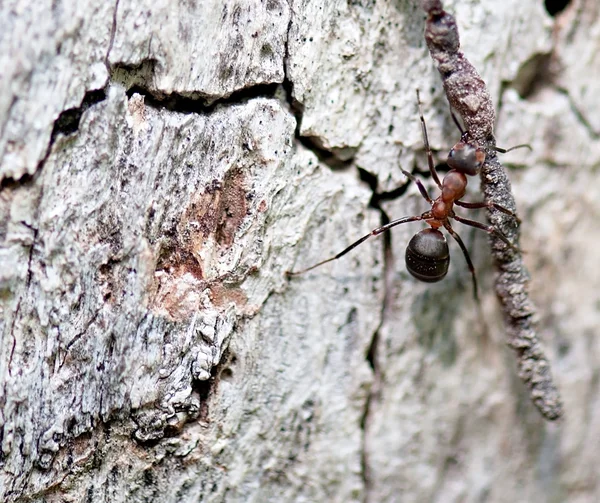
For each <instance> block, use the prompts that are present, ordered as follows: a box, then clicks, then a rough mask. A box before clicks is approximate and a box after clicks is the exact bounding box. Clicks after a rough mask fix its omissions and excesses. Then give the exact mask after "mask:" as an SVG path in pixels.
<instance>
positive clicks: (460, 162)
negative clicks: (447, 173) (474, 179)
mask: <svg viewBox="0 0 600 503" xmlns="http://www.w3.org/2000/svg"><path fill="white" fill-rule="evenodd" d="M483 161H485V152H484V151H483V150H481V149H479V148H475V147H472V146H471V145H468V144H466V143H464V142H462V141H459V142H458V143H457V144H456V145H454V147H453V148H452V150H450V153H449V154H448V161H447V164H448V166H449V167H450V169H455V170H456V171H459V172H460V173H464V174H465V175H469V176H474V175H476V174H477V173H479V170H480V169H481V166H482V165H483Z"/></svg>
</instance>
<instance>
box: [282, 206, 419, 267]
mask: <svg viewBox="0 0 600 503" xmlns="http://www.w3.org/2000/svg"><path fill="white" fill-rule="evenodd" d="M423 219H424V217H423V215H415V216H412V217H402V218H398V219H397V220H392V221H391V222H390V223H388V224H385V225H382V226H381V227H377V229H373V230H372V231H371V232H369V234H367V235H366V236H363V237H362V238H360V239H359V240H357V241H355V242H354V243H352V244H351V245H350V246H348V247H347V248H344V249H343V250H342V251H341V252H340V253H338V254H337V255H335V256H333V257H330V258H328V259H325V260H322V261H321V262H317V263H316V264H315V265H311V266H310V267H307V268H306V269H302V270H300V271H286V275H287V276H297V275H299V274H303V273H305V272H308V271H311V270H312V269H314V268H316V267H319V266H320V265H323V264H326V263H327V262H332V261H334V260H336V259H338V258H340V257H343V256H344V255H346V253H348V252H349V251H351V250H353V249H354V248H356V247H357V246H358V245H359V244H361V243H363V242H364V241H366V240H367V239H369V238H370V237H371V236H378V235H379V234H381V233H383V232H385V231H387V230H390V229H391V228H392V227H395V226H396V225H400V224H405V223H407V222H416V221H417V220H423Z"/></svg>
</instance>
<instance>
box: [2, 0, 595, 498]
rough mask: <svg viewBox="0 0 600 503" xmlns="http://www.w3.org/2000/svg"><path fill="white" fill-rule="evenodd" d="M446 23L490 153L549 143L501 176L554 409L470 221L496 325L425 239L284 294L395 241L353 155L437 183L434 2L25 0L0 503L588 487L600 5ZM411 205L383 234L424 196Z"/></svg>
mask: <svg viewBox="0 0 600 503" xmlns="http://www.w3.org/2000/svg"><path fill="white" fill-rule="evenodd" d="M75 5H76V6H75ZM446 7H447V8H448V9H449V10H451V11H452V12H453V13H454V14H455V15H456V17H457V21H458V23H459V28H460V33H461V43H462V48H463V50H464V51H465V53H466V54H467V55H468V57H469V59H470V61H471V62H472V63H473V64H474V65H475V66H476V68H477V69H478V70H479V71H480V72H481V74H482V76H483V78H484V79H485V81H486V83H487V84H488V87H489V89H490V92H491V94H492V98H493V100H494V102H495V104H496V106H497V109H498V112H499V113H498V115H499V117H498V126H497V128H496V137H497V138H498V142H499V144H500V145H501V146H507V147H508V146H511V145H514V144H518V143H524V142H528V143H530V144H531V145H532V146H533V149H534V150H533V152H532V153H529V152H527V151H515V152H511V153H510V154H508V155H506V156H505V157H504V158H503V161H504V162H505V163H507V164H508V165H511V166H513V168H514V169H512V170H511V179H512V183H513V189H514V191H515V194H516V198H517V204H518V207H519V213H520V215H521V217H522V219H523V221H524V224H523V226H522V229H521V230H522V241H521V244H522V247H523V248H524V249H525V250H526V251H527V254H526V255H525V261H526V262H527V265H528V267H529V269H530V271H531V273H532V283H531V289H532V296H533V298H534V300H535V302H536V304H537V305H538V308H539V313H540V320H539V326H540V334H541V336H542V337H543V343H544V344H545V348H546V350H547V351H548V354H549V355H550V359H551V361H552V363H553V371H554V376H555V378H556V380H557V382H558V386H559V388H560V390H561V392H562V394H563V398H564V401H565V418H564V419H563V420H562V421H560V422H559V423H558V424H547V423H545V422H544V420H543V418H542V417H541V416H540V415H539V413H538V412H537V411H536V410H535V408H534V407H533V405H532V404H531V403H530V401H529V397H528V396H527V391H526V389H525V388H524V387H523V385H522V383H521V382H520V381H519V379H518V377H517V376H516V365H515V362H514V360H513V357H512V352H511V351H510V350H509V349H508V348H506V347H505V345H504V333H503V325H502V320H501V313H500V310H499V307H498V305H497V301H496V299H495V296H494V294H493V292H492V288H491V284H492V281H493V272H492V268H491V263H490V260H489V252H488V245H487V241H486V238H485V236H482V235H480V234H479V233H477V232H475V231H471V230H469V229H460V232H461V234H462V236H463V239H465V241H466V242H467V243H468V246H469V248H470V249H471V251H472V254H473V258H474V260H475V264H476V267H477V270H478V274H479V279H480V282H481V286H482V288H481V290H482V292H483V309H484V312H485V315H486V322H487V325H488V330H487V331H485V332H484V329H483V327H482V326H481V323H480V321H479V320H478V319H477V315H476V309H475V306H474V304H473V301H472V296H471V291H470V278H469V275H468V271H467V269H466V266H465V265H464V261H463V259H462V257H461V255H460V251H459V250H458V249H454V248H453V249H452V253H453V254H452V265H451V270H450V273H449V276H448V277H447V278H446V280H444V281H443V282H442V283H439V284H436V285H424V284H421V283H417V282H416V281H415V280H413V279H411V278H410V277H409V276H408V274H407V273H406V270H405V267H404V263H403V259H402V255H403V253H404V247H405V246H406V243H407V241H408V239H409V238H410V237H411V236H412V234H413V233H414V232H415V231H416V230H417V229H418V228H419V226H418V224H410V225H406V226H400V227H398V228H397V229H395V231H394V233H393V234H392V236H391V246H390V249H391V251H392V252H393V255H394V259H395V260H393V261H392V260H390V258H389V256H386V255H384V247H383V244H384V240H383V239H377V240H373V241H372V242H368V243H366V244H364V245H363V246H361V248H359V249H357V250H356V251H355V252H354V253H353V254H352V255H349V256H347V257H345V258H344V259H343V260H340V261H338V262H335V263H332V264H330V265H327V266H324V267H323V268H322V269H316V270H315V271H312V272H310V273H308V274H307V275H306V276H303V277H299V278H294V279H293V280H292V281H288V280H287V279H286V277H285V274H284V273H285V271H286V270H288V269H292V268H297V267H303V266H307V265H310V264H312V263H313V262H315V261H316V260H319V259H321V258H324V257H326V256H328V255H330V254H332V253H335V252H338V251H340V250H341V249H342V248H343V247H344V246H345V245H346V244H348V243H349V242H350V240H352V239H353V238H355V237H359V236H360V235H362V234H364V233H366V232H368V230H369V229H371V228H373V227H375V226H377V225H378V224H379V223H380V221H381V213H380V212H379V211H378V210H376V209H373V208H371V207H370V206H369V201H370V199H371V196H372V187H371V186H369V184H367V183H365V182H364V181H361V180H360V179H359V177H358V170H357V168H358V167H360V168H362V169H363V170H365V171H367V172H369V173H371V174H372V175H373V176H375V177H377V180H378V182H379V187H378V190H379V191H380V192H381V191H385V190H392V189H393V188H395V187H397V186H399V185H402V184H404V183H405V180H404V179H403V176H402V175H401V173H400V171H399V169H398V166H397V162H398V159H399V162H401V163H402V166H403V167H404V168H405V169H409V170H413V169H414V168H415V167H417V168H418V169H425V167H426V159H425V156H424V152H423V149H422V141H421V136H420V126H419V122H418V116H417V112H416V102H415V88H417V87H418V88H419V89H420V90H421V94H422V98H423V101H424V109H425V116H426V119H427V121H428V126H429V129H430V139H431V142H432V146H433V147H434V148H435V149H436V151H437V152H439V158H440V159H443V157H444V153H445V151H446V150H447V149H448V148H449V146H451V145H452V144H453V143H454V142H455V141H456V139H457V137H458V134H457V131H456V129H455V127H454V125H453V124H452V121H451V119H450V116H449V112H448V109H447V103H446V100H445V98H444V96H443V91H442V86H441V82H440V79H439V76H438V74H437V70H436V69H435V67H434V65H433V63H432V62H431V60H430V58H429V54H428V52H427V49H426V47H425V42H424V40H423V27H424V14H423V13H422V11H421V10H420V8H419V5H418V3H417V2H405V1H401V2H339V1H338V2H332V1H325V0H323V1H322V2H306V4H305V2H299V1H291V2H289V3H288V2H284V1H277V0H269V1H268V2H255V1H251V0H246V1H236V2H233V1H232V2H216V1H207V0H205V1H203V2H198V3H193V2H190V3H189V4H179V5H178V6H177V7H175V6H174V4H173V3H172V2H166V1H165V2H157V1H154V2H126V1H123V0H120V1H119V2H116V3H115V4H112V5H109V4H106V5H103V6H96V4H92V3H86V2H75V3H73V6H70V5H66V4H65V5H62V4H60V5H59V4H53V6H52V7H50V6H46V5H45V4H40V3H35V2H26V1H22V0H21V1H19V0H13V1H12V2H10V3H8V2H6V3H4V4H2V5H1V6H0V54H1V55H2V56H1V58H2V68H3V71H2V72H1V74H0V121H1V122H0V124H1V126H0V177H2V185H1V188H0V329H1V330H2V332H1V333H2V338H1V341H0V380H1V382H2V387H1V389H0V428H1V438H0V441H1V451H0V499H1V500H2V501H40V502H41V501H94V502H118V501H157V502H159V501H160V502H188V501H189V502H192V501H194V502H195V501H206V502H218V501H232V502H237V501H239V502H242V501H244V502H246V501H256V502H262V501H310V502H313V501H315V502H317V501H344V502H347V501H369V502H392V501H400V502H404V501H409V502H410V501H443V502H447V501H480V500H486V501H493V502H503V501H570V502H571V501H576V502H577V501H581V502H583V501H595V500H597V499H598V498H599V497H600V488H599V487H598V482H597V474H596V472H597V470H596V466H597V464H598V461H599V460H598V448H597V438H598V437H599V435H600V403H599V402H598V399H597V395H598V393H597V383H598V370H597V369H598V368H599V367H600V348H599V347H598V339H597V336H596V333H597V327H598V326H599V325H600V310H599V309H598V306H599V305H600V293H599V292H600V289H599V288H598V287H599V286H600V272H599V269H598V267H597V260H598V254H597V253H596V252H595V250H596V249H597V247H598V237H597V236H598V230H599V226H598V223H597V222H598V216H599V214H600V202H599V201H600V187H599V186H598V185H597V183H596V180H597V172H598V169H599V168H598V167H599V166H600V142H599V140H598V135H599V134H600V125H598V117H599V114H598V108H599V107H600V99H599V98H598V95H599V94H598V93H597V92H594V90H597V85H598V84H597V83H598V75H599V72H600V63H599V62H598V59H597V58H598V54H600V51H599V49H600V37H599V35H598V33H600V21H599V19H600V18H599V16H598V6H597V5H596V2H594V1H592V0H587V1H583V0H581V1H574V2H573V3H572V5H571V6H570V7H569V8H568V10H567V11H565V12H564V13H562V14H561V15H560V16H558V17H557V18H555V19H553V18H551V17H549V16H548V15H547V13H546V12H545V11H544V9H543V6H542V4H541V3H539V2H530V3H528V4H527V5H523V4H522V3H521V2H517V1H516V0H514V1H508V2H503V3H501V4H496V3H494V5H492V4H489V3H481V2H476V1H469V2H454V3H451V2H447V3H446ZM69 9H73V10H72V11H70V10H69ZM280 83H283V86H282V87H280V88H279V89H275V88H274V86H275V85H277V84H280ZM265 84H266V86H265ZM128 90H129V92H128ZM163 98H168V99H166V100H163V101H159V99H163ZM70 109H74V110H70ZM69 110H70V111H69ZM67 111H68V112H67ZM65 112H66V113H65ZM79 116H80V117H79ZM79 118H80V120H79V121H78V119H79ZM298 123H299V124H298ZM298 126H299V127H298ZM323 149H324V150H327V151H330V152H332V153H333V155H334V157H329V158H328V157H327V156H326V155H324V152H323ZM328 159H329V160H331V161H334V162H329V161H328ZM341 161H351V162H347V163H346V164H347V165H345V167H342V168H339V167H338V168H336V169H334V170H332V169H330V168H329V167H328V164H330V165H333V164H336V165H339V164H343V163H342V162H341ZM428 182H429V181H428ZM472 185H473V187H471V189H470V190H471V196H470V199H471V200H475V199H477V198H478V195H477V187H476V185H477V184H476V183H472ZM396 196H397V197H396V198H394V199H393V200H390V201H387V202H383V203H382V205H383V208H384V210H385V212H386V213H387V214H388V215H390V216H394V217H399V216H402V215H408V214H415V213H420V212H422V211H423V210H424V209H425V207H426V203H425V202H424V201H423V200H422V199H421V198H420V196H419V194H418V191H417V190H416V188H415V187H413V186H409V187H408V188H407V190H406V191H404V192H403V191H400V194H399V195H398V194H396ZM476 217H477V218H479V219H483V218H484V215H483V214H481V215H476Z"/></svg>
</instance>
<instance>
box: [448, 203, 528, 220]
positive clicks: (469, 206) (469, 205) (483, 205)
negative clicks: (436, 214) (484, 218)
mask: <svg viewBox="0 0 600 503" xmlns="http://www.w3.org/2000/svg"><path fill="white" fill-rule="evenodd" d="M454 204H456V205H458V206H460V207H461V208H467V209H470V210H472V209H477V208H487V209H492V208H493V209H495V210H498V211H501V212H502V213H504V214H505V215H509V216H511V217H513V218H514V219H515V220H516V221H517V222H518V223H521V219H520V218H519V217H518V216H517V214H516V213H513V212H512V211H510V210H509V209H508V208H505V207H504V206H500V205H499V204H496V203H492V202H489V203H485V202H483V201H482V202H479V203H467V202H466V201H454Z"/></svg>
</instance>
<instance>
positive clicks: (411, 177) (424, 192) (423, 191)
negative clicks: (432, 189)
mask: <svg viewBox="0 0 600 503" xmlns="http://www.w3.org/2000/svg"><path fill="white" fill-rule="evenodd" d="M400 170H401V171H402V174H403V175H404V176H405V177H406V178H408V179H409V180H410V181H411V182H414V183H416V184H417V187H419V192H420V193H421V195H422V196H423V197H424V198H425V199H426V200H427V202H428V203H429V204H433V199H431V197H429V193H428V192H427V189H426V188H425V186H424V185H423V183H422V182H421V180H419V179H418V178H416V177H415V175H413V174H412V173H409V172H408V171H405V170H403V169H402V168H400Z"/></svg>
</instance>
